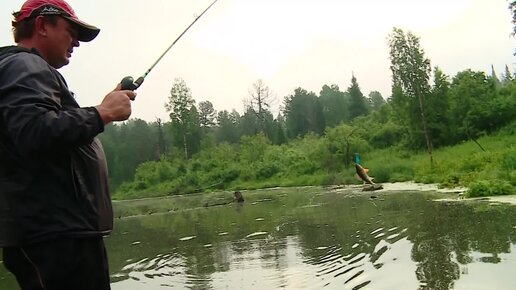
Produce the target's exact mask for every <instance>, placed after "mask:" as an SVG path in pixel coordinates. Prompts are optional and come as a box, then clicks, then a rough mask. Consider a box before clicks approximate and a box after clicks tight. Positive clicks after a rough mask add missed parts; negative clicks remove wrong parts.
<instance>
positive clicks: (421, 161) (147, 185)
mask: <svg viewBox="0 0 516 290" xmlns="http://www.w3.org/2000/svg"><path fill="white" fill-rule="evenodd" d="M256 138H258V137H256ZM263 138H264V137H262V139H263ZM264 140H265V139H264ZM264 140H262V141H263V142H265V143H263V144H261V145H260V144H258V145H260V146H261V147H260V146H258V145H257V144H251V145H252V146H251V145H249V146H250V148H248V149H246V150H247V151H252V154H251V152H248V154H247V153H246V154H247V155H249V156H247V155H245V154H244V153H245V152H247V151H246V150H244V149H242V148H236V147H235V148H233V147H230V146H229V145H221V146H220V148H219V147H218V148H217V149H216V150H215V149H214V151H213V152H211V151H208V152H207V153H203V154H200V155H198V156H197V155H196V156H195V157H194V158H192V160H188V161H186V163H185V161H184V160H180V159H170V160H169V159H163V160H160V161H156V162H148V163H145V164H143V165H142V166H141V167H139V168H138V170H137V173H136V175H135V178H134V180H133V181H131V182H128V183H125V184H123V185H122V186H120V188H119V189H118V190H117V191H116V192H115V193H114V195H113V198H114V199H118V200H124V199H135V198H145V197H160V196H173V195H182V194H193V193H209V192H217V191H224V190H226V191H237V190H240V191H242V190H256V189H263V188H274V187H299V186H344V185H359V184H361V183H362V182H361V181H359V180H357V178H356V177H355V175H356V173H355V169H354V167H353V166H351V165H350V164H348V166H347V167H346V164H345V162H343V161H342V162H340V161H338V160H342V157H338V156H337V155H335V156H334V155H328V152H327V151H326V150H327V147H325V146H328V144H326V143H325V141H324V140H322V139H317V138H312V139H310V138H305V139H303V140H299V141H298V143H293V144H289V145H284V146H272V145H267V144H266V141H264ZM255 141H256V140H255ZM256 142H258V141H256ZM256 148H261V149H260V150H258V149H256ZM325 148H326V149H325ZM236 150H239V151H236ZM243 151H244V152H243ZM323 153H324V154H323ZM360 153H361V155H362V163H363V166H364V167H367V168H368V169H369V172H368V174H369V175H370V176H371V177H374V181H375V182H377V183H398V182H410V181H413V182H414V183H417V184H429V185H433V184H437V185H438V188H439V189H441V188H468V189H469V190H467V191H466V192H465V193H464V196H466V197H480V196H493V195H511V194H516V129H515V128H512V127H507V128H506V129H505V130H502V131H500V132H498V133H497V134H494V135H490V136H484V137H481V138H479V139H477V140H475V142H474V141H469V142H464V143H462V144H459V145H455V146H450V147H442V148H438V149H436V150H434V151H433V162H430V159H429V156H428V154H427V153H426V152H421V151H419V152H414V151H407V150H406V149H401V148H400V147H390V148H386V149H378V150H372V151H364V152H360ZM250 156H251V157H252V158H254V159H256V160H254V161H252V162H251V161H249V160H247V159H249V158H251V157H250ZM337 157H338V158H337Z"/></svg>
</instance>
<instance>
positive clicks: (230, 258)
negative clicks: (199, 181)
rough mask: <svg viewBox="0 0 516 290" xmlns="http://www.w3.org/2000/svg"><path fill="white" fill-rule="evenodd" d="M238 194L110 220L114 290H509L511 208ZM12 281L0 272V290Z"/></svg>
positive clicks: (437, 200) (153, 204) (291, 192)
mask: <svg viewBox="0 0 516 290" xmlns="http://www.w3.org/2000/svg"><path fill="white" fill-rule="evenodd" d="M243 194H244V198H245V199H246V200H245V202H244V203H242V204H237V203H229V204H222V205H214V206H211V205H209V204H206V206H199V207H192V208H189V209H186V210H179V209H177V208H176V206H175V202H176V200H175V199H174V198H166V199H163V198H162V199H155V200H145V202H144V203H145V207H144V210H142V211H141V213H142V214H139V215H133V216H127V215H126V214H120V213H119V214H118V218H117V219H116V221H115V231H114V232H113V234H112V235H111V236H110V237H108V238H106V244H107V248H108V253H109V258H110V268H111V277H112V289H114V290H137V289H138V290H139V289H142V290H143V289H145V290H152V289H322V288H324V289H353V290H358V289H364V290H365V289H385V290H392V289H396V290H405V289H406V290H415V289H420V290H424V289H436V290H437V289H439V290H448V289H449V290H452V289H453V290H459V289H464V290H466V289H467V290H474V289H479V290H480V289H482V290H485V289H497V290H504V289H507V290H509V289H511V290H513V289H516V279H514V276H513V275H514V269H516V206H514V205H510V204H505V203H496V202H491V201H485V200H484V201H460V202H457V201H456V195H454V194H443V193H438V192H434V191H424V192H422V191H412V190H398V191H392V190H383V191H377V192H373V193H371V192H366V193H364V192H361V191H359V189H358V188H344V189H324V188H318V187H306V188H290V189H271V190H262V191H248V192H243ZM443 197H444V198H447V199H448V200H442V198H443ZM142 203H143V202H142ZM133 204H134V202H133ZM121 205H123V202H122V203H115V207H120V206H121ZM13 285H15V283H14V281H13V279H12V277H11V276H10V275H9V274H7V273H6V272H5V270H4V269H3V268H2V266H1V265H0V289H17V288H13V287H15V286H13Z"/></svg>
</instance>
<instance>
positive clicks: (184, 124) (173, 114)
mask: <svg viewBox="0 0 516 290" xmlns="http://www.w3.org/2000/svg"><path fill="white" fill-rule="evenodd" d="M194 104H195V100H194V99H193V98H192V93H191V91H190V89H189V88H188V87H187V86H186V83H185V81H184V80H182V79H180V78H176V79H175V80H174V84H173V85H172V89H171V90H170V96H169V97H168V102H167V103H166V104H165V109H166V110H167V112H170V120H171V122H172V125H173V127H174V133H175V134H174V135H175V138H174V139H175V142H176V144H178V143H179V144H182V146H183V150H184V157H185V159H188V158H189V153H188V142H187V135H188V134H189V133H190V132H188V129H189V128H191V127H192V126H191V124H189V122H191V121H192V120H193V117H192V116H191V112H190V110H191V109H192V106H193V105H194Z"/></svg>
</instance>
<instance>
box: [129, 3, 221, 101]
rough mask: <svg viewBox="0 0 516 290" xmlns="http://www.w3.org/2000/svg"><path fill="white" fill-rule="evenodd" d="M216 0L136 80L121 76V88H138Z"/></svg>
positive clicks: (132, 89)
mask: <svg viewBox="0 0 516 290" xmlns="http://www.w3.org/2000/svg"><path fill="white" fill-rule="evenodd" d="M217 1H218V0H215V1H213V2H212V3H211V4H210V6H208V7H207V8H206V9H204V11H203V12H202V13H201V14H199V16H197V17H195V19H194V21H193V22H192V23H190V25H188V27H187V28H186V29H185V30H184V31H183V32H182V33H181V34H180V35H179V36H178V37H177V38H176V40H174V42H172V44H171V45H170V46H169V47H168V48H167V49H166V50H165V51H164V52H163V53H162V54H161V55H160V57H158V59H157V60H156V61H155V62H154V63H153V64H152V65H151V67H150V68H149V69H148V70H147V71H146V72H145V73H144V74H143V75H142V76H141V77H139V78H138V79H137V80H136V81H135V80H134V78H133V77H131V76H127V77H125V78H123V79H122V81H121V82H120V84H121V85H122V90H131V91H134V90H136V89H137V88H139V87H140V86H141V84H142V83H143V81H144V80H145V78H146V77H147V75H148V74H149V73H150V72H151V70H152V69H153V68H154V67H155V66H156V65H157V64H158V63H159V61H160V60H161V59H162V58H163V57H164V56H165V54H167V52H168V51H169V50H170V49H171V48H172V47H173V46H174V44H176V42H177V41H178V40H179V39H180V38H181V37H182V36H183V35H184V34H185V33H186V32H187V31H188V29H190V27H192V25H194V23H195V22H197V20H199V18H201V17H202V16H203V15H204V13H206V11H208V10H209V9H210V8H211V6H213V4H215V2H217Z"/></svg>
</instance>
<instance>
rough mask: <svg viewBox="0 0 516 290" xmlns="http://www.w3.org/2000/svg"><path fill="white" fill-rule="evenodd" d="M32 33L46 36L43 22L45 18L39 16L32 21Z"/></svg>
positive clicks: (45, 23)
mask: <svg viewBox="0 0 516 290" xmlns="http://www.w3.org/2000/svg"><path fill="white" fill-rule="evenodd" d="M34 33H35V34H38V35H40V36H43V37H46V36H47V22H46V21H45V17H43V16H41V15H39V16H36V19H34Z"/></svg>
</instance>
